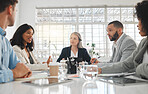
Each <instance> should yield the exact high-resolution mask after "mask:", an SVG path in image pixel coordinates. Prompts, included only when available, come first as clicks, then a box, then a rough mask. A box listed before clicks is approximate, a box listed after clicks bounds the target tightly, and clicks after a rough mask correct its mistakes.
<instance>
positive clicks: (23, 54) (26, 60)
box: [13, 45, 39, 64]
mask: <svg viewBox="0 0 148 94" xmlns="http://www.w3.org/2000/svg"><path fill="white" fill-rule="evenodd" d="M13 50H14V52H15V53H16V56H17V57H18V59H19V60H20V61H21V63H24V64H30V61H29V58H28V56H27V53H26V51H25V49H21V48H20V47H19V46H17V45H14V46H13ZM29 53H30V55H31V56H32V59H33V61H34V63H35V64H38V63H39V62H38V61H37V59H36V58H35V57H34V55H33V53H32V52H31V51H30V52H29Z"/></svg>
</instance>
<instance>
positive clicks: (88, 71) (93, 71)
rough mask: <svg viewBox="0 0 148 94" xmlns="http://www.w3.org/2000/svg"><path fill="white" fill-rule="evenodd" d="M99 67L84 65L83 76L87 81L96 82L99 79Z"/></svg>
mask: <svg viewBox="0 0 148 94" xmlns="http://www.w3.org/2000/svg"><path fill="white" fill-rule="evenodd" d="M97 74H98V67H97V65H83V69H82V75H83V78H84V79H85V80H87V81H94V80H96V78H97Z"/></svg>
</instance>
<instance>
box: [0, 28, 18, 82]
mask: <svg viewBox="0 0 148 94" xmlns="http://www.w3.org/2000/svg"><path fill="white" fill-rule="evenodd" d="M5 35H6V32H5V31H4V30H3V29H2V28H1V27H0V83H3V82H9V81H13V72H12V71H11V69H14V68H15V67H16V64H17V63H18V62H20V61H19V60H18V58H17V56H16V54H15V53H14V51H13V48H12V46H11V44H10V42H9V41H8V39H7V38H6V37H5Z"/></svg>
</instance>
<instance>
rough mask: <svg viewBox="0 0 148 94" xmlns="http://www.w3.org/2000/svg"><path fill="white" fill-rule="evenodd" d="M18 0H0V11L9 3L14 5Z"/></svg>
mask: <svg viewBox="0 0 148 94" xmlns="http://www.w3.org/2000/svg"><path fill="white" fill-rule="evenodd" d="M16 3H18V0H0V13H1V12H3V11H4V10H5V9H6V8H7V7H8V6H9V5H12V6H13V5H15V4H16Z"/></svg>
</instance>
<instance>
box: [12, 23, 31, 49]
mask: <svg viewBox="0 0 148 94" xmlns="http://www.w3.org/2000/svg"><path fill="white" fill-rule="evenodd" d="M29 29H32V30H33V33H34V29H33V27H32V26H31V25H28V24H23V25H21V26H20V27H19V28H18V29H17V30H16V32H15V33H14V35H13V37H12V39H10V43H11V45H12V46H14V45H17V46H19V47H20V48H21V49H24V48H25V45H24V44H23V40H24V39H23V34H24V33H25V32H26V31H27V30H29ZM26 47H27V48H29V50H30V51H33V49H34V41H33V40H32V42H31V43H27V46H26Z"/></svg>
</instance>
